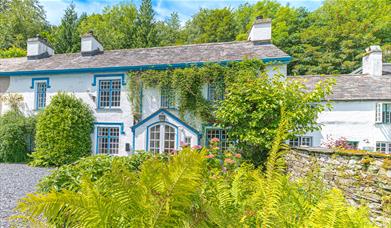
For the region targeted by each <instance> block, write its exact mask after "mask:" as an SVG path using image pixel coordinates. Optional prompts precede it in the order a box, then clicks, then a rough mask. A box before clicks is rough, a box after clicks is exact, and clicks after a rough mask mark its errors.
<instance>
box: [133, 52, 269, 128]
mask: <svg viewBox="0 0 391 228" xmlns="http://www.w3.org/2000/svg"><path fill="white" fill-rule="evenodd" d="M264 68H265V67H264V64H263V62H262V61H261V60H257V59H252V60H250V59H248V60H244V61H241V62H231V63H227V64H217V63H208V64H204V65H202V66H196V65H192V66H190V67H187V68H176V69H175V68H170V67H169V68H168V69H166V70H147V71H135V72H129V80H128V81H129V90H130V97H129V99H130V101H131V103H132V108H133V111H134V113H133V115H134V118H135V119H136V120H138V119H139V118H140V114H141V110H140V109H141V105H140V104H141V99H142V89H143V88H158V89H162V88H170V89H172V92H173V93H174V95H175V97H176V102H177V105H176V106H177V108H178V111H179V114H180V116H181V117H183V116H184V115H185V114H187V113H188V114H191V115H194V116H197V117H199V118H201V120H202V121H204V122H214V114H213V113H214V110H215V108H214V107H213V105H212V104H211V103H210V102H208V100H207V99H206V98H205V97H204V95H203V92H202V89H203V86H204V85H207V84H211V85H213V86H214V87H215V91H216V93H219V94H224V92H225V88H226V87H227V86H228V85H229V84H230V83H232V82H234V81H235V78H237V76H238V75H240V74H242V73H243V72H244V71H256V72H259V73H261V72H262V71H263V70H264Z"/></svg>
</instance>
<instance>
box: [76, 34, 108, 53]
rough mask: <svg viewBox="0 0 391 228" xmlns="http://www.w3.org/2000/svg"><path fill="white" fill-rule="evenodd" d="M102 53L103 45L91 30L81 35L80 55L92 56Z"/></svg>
mask: <svg viewBox="0 0 391 228" xmlns="http://www.w3.org/2000/svg"><path fill="white" fill-rule="evenodd" d="M101 53H103V46H102V44H101V43H99V41H98V40H97V39H96V38H95V36H94V34H93V32H92V31H89V32H88V33H87V34H86V35H84V36H82V37H81V55H82V56H93V55H97V54H101Z"/></svg>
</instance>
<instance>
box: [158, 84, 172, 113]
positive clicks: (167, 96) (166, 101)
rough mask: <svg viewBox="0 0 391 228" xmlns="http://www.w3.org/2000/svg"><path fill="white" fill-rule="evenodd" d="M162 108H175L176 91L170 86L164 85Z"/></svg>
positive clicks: (161, 94)
mask: <svg viewBox="0 0 391 228" xmlns="http://www.w3.org/2000/svg"><path fill="white" fill-rule="evenodd" d="M160 101H161V107H162V108H175V93H174V90H173V89H172V88H170V87H163V88H162V89H161V91H160Z"/></svg>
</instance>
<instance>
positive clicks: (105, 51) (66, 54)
mask: <svg viewBox="0 0 391 228" xmlns="http://www.w3.org/2000/svg"><path fill="white" fill-rule="evenodd" d="M241 43H249V44H250V43H252V42H251V41H247V40H241V41H238V40H235V41H227V42H210V43H198V44H181V45H169V46H161V47H148V48H123V49H113V50H104V52H103V53H109V52H122V51H136V50H156V49H172V48H178V47H195V46H209V45H216V46H218V45H224V44H241ZM263 46H275V45H274V44H263ZM71 55H80V52H74V53H61V54H56V53H55V54H54V55H53V56H71ZM53 56H50V57H53ZM50 57H49V58H50ZM22 58H26V56H22V57H13V58H0V60H12V59H22Z"/></svg>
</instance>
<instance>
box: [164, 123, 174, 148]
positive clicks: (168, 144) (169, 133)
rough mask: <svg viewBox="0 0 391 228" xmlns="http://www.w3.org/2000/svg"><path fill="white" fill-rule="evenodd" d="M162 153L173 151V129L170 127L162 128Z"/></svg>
mask: <svg viewBox="0 0 391 228" xmlns="http://www.w3.org/2000/svg"><path fill="white" fill-rule="evenodd" d="M164 135H165V137H164V152H172V151H173V150H175V129H174V128H173V127H171V126H168V125H165V126H164Z"/></svg>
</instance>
